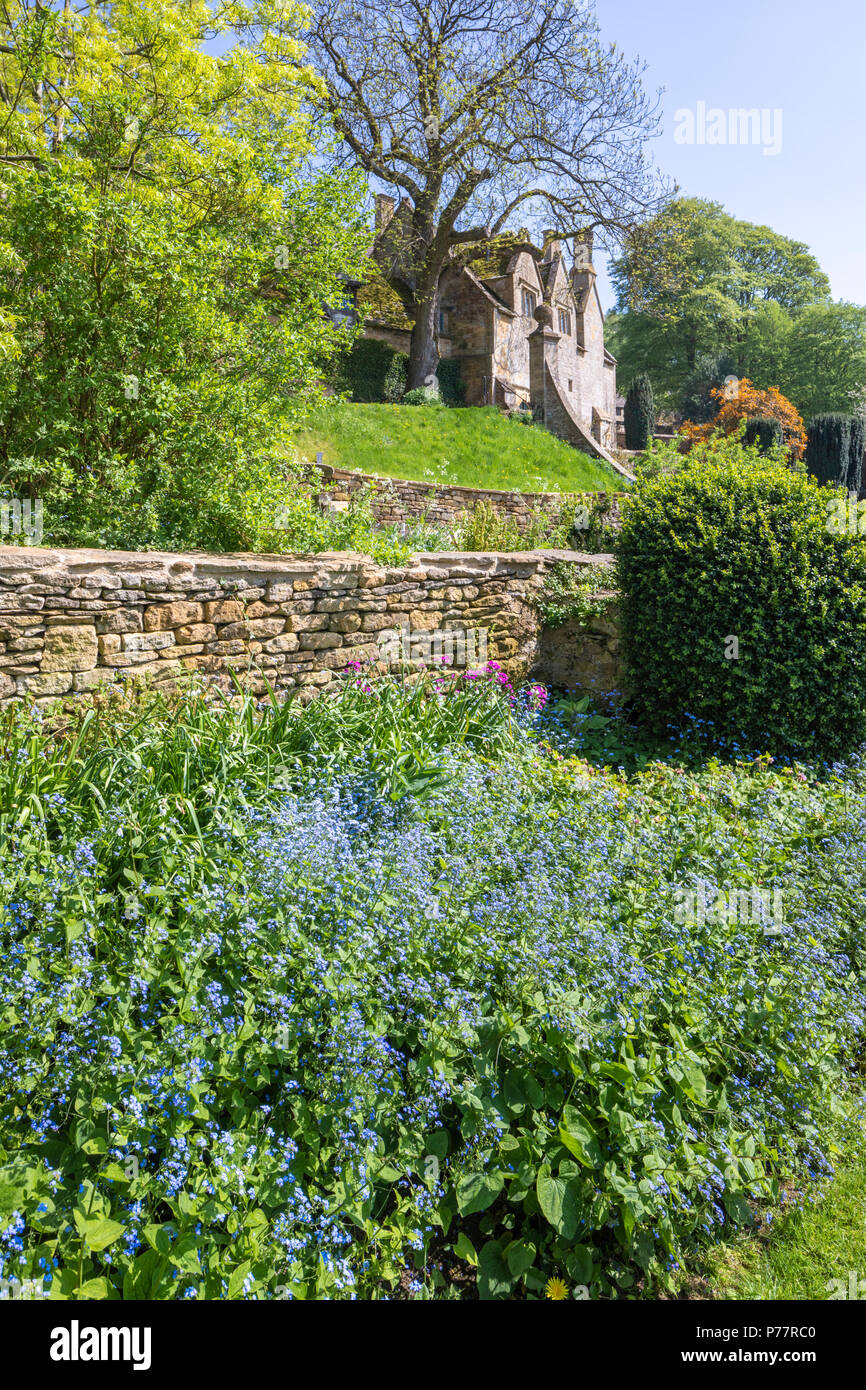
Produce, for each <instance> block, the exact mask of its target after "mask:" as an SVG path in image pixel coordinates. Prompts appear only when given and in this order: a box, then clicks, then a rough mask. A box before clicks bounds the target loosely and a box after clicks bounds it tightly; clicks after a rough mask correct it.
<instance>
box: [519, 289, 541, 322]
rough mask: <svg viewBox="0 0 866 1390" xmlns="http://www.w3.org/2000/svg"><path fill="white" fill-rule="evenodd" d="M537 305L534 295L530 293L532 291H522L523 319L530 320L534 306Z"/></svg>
mask: <svg viewBox="0 0 866 1390" xmlns="http://www.w3.org/2000/svg"><path fill="white" fill-rule="evenodd" d="M537 303H538V300H537V299H536V297H535V295H534V294H533V293H532V290H524V291H523V299H522V305H523V317H524V318H527V319H531V318H532V315H533V314H534V313H535V306H536V304H537Z"/></svg>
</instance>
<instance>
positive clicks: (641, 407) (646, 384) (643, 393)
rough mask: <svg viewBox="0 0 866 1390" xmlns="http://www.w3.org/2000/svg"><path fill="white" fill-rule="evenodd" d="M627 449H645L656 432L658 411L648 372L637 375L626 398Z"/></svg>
mask: <svg viewBox="0 0 866 1390" xmlns="http://www.w3.org/2000/svg"><path fill="white" fill-rule="evenodd" d="M623 423H624V424H625V444H626V448H627V449H645V448H646V447H647V445H648V444H649V442H650V440H651V439H652V437H653V434H654V433H655V427H656V411H655V402H654V400H653V388H652V382H651V381H650V379H649V376H648V375H647V374H646V372H642V373H641V375H640V376H636V377H635V379H634V381H633V382H632V384H631V386H630V387H629V388H628V394H627V396H626V398H625V409H624V410H623Z"/></svg>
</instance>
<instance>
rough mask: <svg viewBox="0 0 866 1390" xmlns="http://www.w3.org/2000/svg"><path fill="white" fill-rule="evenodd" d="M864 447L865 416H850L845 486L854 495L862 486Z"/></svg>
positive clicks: (857, 493) (856, 494) (858, 492)
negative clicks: (849, 441) (849, 438)
mask: <svg viewBox="0 0 866 1390" xmlns="http://www.w3.org/2000/svg"><path fill="white" fill-rule="evenodd" d="M864 449H866V417H864V416H863V415H852V416H851V444H850V450H849V455H848V478H847V481H846V487H847V488H848V491H849V492H853V493H854V495H855V496H856V497H859V496H860V492H861V490H862V487H863V451H864Z"/></svg>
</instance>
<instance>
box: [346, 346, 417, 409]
mask: <svg viewBox="0 0 866 1390" xmlns="http://www.w3.org/2000/svg"><path fill="white" fill-rule="evenodd" d="M408 361H409V359H408V357H407V356H406V354H405V352H398V350H397V349H396V348H392V347H389V345H388V344H387V343H383V342H381V341H380V340H379V339H378V338H356V340H355V342H354V343H352V345H351V347H350V348H349V349H348V351H347V352H346V353H344V355H343V356H342V357H341V358H340V360H339V362H338V364H337V367H336V371H335V373H334V377H333V381H334V385H335V386H336V387H337V388H338V390H341V391H348V393H349V395H350V396H351V398H352V400H353V401H357V402H366V403H371V402H381V401H399V400H400V399H401V398H402V396H403V393H404V391H405V389H406V368H407V364H408Z"/></svg>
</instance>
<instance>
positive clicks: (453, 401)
mask: <svg viewBox="0 0 866 1390" xmlns="http://www.w3.org/2000/svg"><path fill="white" fill-rule="evenodd" d="M436 379H437V381H438V382H439V391H440V393H441V396H442V400H443V402H444V403H445V405H451V406H460V405H462V404H463V400H464V397H465V394H466V389H465V386H464V383H463V377H462V375H461V373H460V358H459V357H443V358H442V360H441V361H440V363H439V366H438V367H437V368H436Z"/></svg>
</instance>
